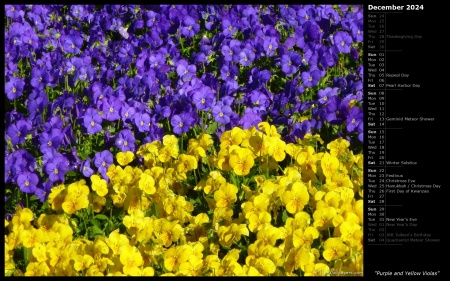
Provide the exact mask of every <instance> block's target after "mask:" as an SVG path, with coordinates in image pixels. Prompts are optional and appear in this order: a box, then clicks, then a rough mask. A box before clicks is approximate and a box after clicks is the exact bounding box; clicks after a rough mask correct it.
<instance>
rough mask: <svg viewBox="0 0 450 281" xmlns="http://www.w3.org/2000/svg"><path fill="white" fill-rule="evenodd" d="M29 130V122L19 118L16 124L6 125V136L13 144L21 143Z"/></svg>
mask: <svg viewBox="0 0 450 281" xmlns="http://www.w3.org/2000/svg"><path fill="white" fill-rule="evenodd" d="M30 130H31V123H30V122H29V121H26V120H19V121H17V123H16V124H11V125H10V126H9V127H8V136H9V137H10V138H11V143H12V145H13V146H16V145H18V144H21V143H22V142H24V141H25V137H26V135H27V134H28V132H29V131H30Z"/></svg>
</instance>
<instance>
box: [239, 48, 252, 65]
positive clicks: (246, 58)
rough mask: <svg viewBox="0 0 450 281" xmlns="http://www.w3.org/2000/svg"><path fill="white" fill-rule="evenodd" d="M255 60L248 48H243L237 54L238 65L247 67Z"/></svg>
mask: <svg viewBox="0 0 450 281" xmlns="http://www.w3.org/2000/svg"><path fill="white" fill-rule="evenodd" d="M254 59H255V53H253V51H252V50H251V49H249V48H243V49H242V51H241V52H240V53H239V63H240V64H241V65H243V66H249V65H251V64H252V62H253V60H254Z"/></svg>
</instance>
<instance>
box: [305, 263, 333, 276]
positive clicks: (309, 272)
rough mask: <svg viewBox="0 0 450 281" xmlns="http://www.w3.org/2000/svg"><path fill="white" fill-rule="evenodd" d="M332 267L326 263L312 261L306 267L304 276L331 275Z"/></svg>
mask: <svg viewBox="0 0 450 281" xmlns="http://www.w3.org/2000/svg"><path fill="white" fill-rule="evenodd" d="M329 275H330V268H329V267H328V265H326V264H324V263H311V264H308V265H307V266H306V267H305V275H304V276H329Z"/></svg>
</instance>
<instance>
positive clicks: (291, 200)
mask: <svg viewBox="0 0 450 281" xmlns="http://www.w3.org/2000/svg"><path fill="white" fill-rule="evenodd" d="M282 201H283V203H284V204H285V206H286V210H287V211H288V212H289V213H291V214H295V213H297V212H300V211H302V210H303V207H304V206H305V205H306V204H307V203H308V201H309V193H308V189H307V188H306V186H305V184H304V183H302V182H295V183H294V184H293V185H292V188H291V190H288V191H285V192H284V193H283V197H282Z"/></svg>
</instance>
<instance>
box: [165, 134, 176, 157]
mask: <svg viewBox="0 0 450 281" xmlns="http://www.w3.org/2000/svg"><path fill="white" fill-rule="evenodd" d="M163 145H164V146H165V147H167V150H168V152H169V155H170V156H171V157H172V158H174V159H176V158H178V153H179V152H180V147H179V146H178V139H177V137H175V136H174V135H165V136H164V137H163Z"/></svg>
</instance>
